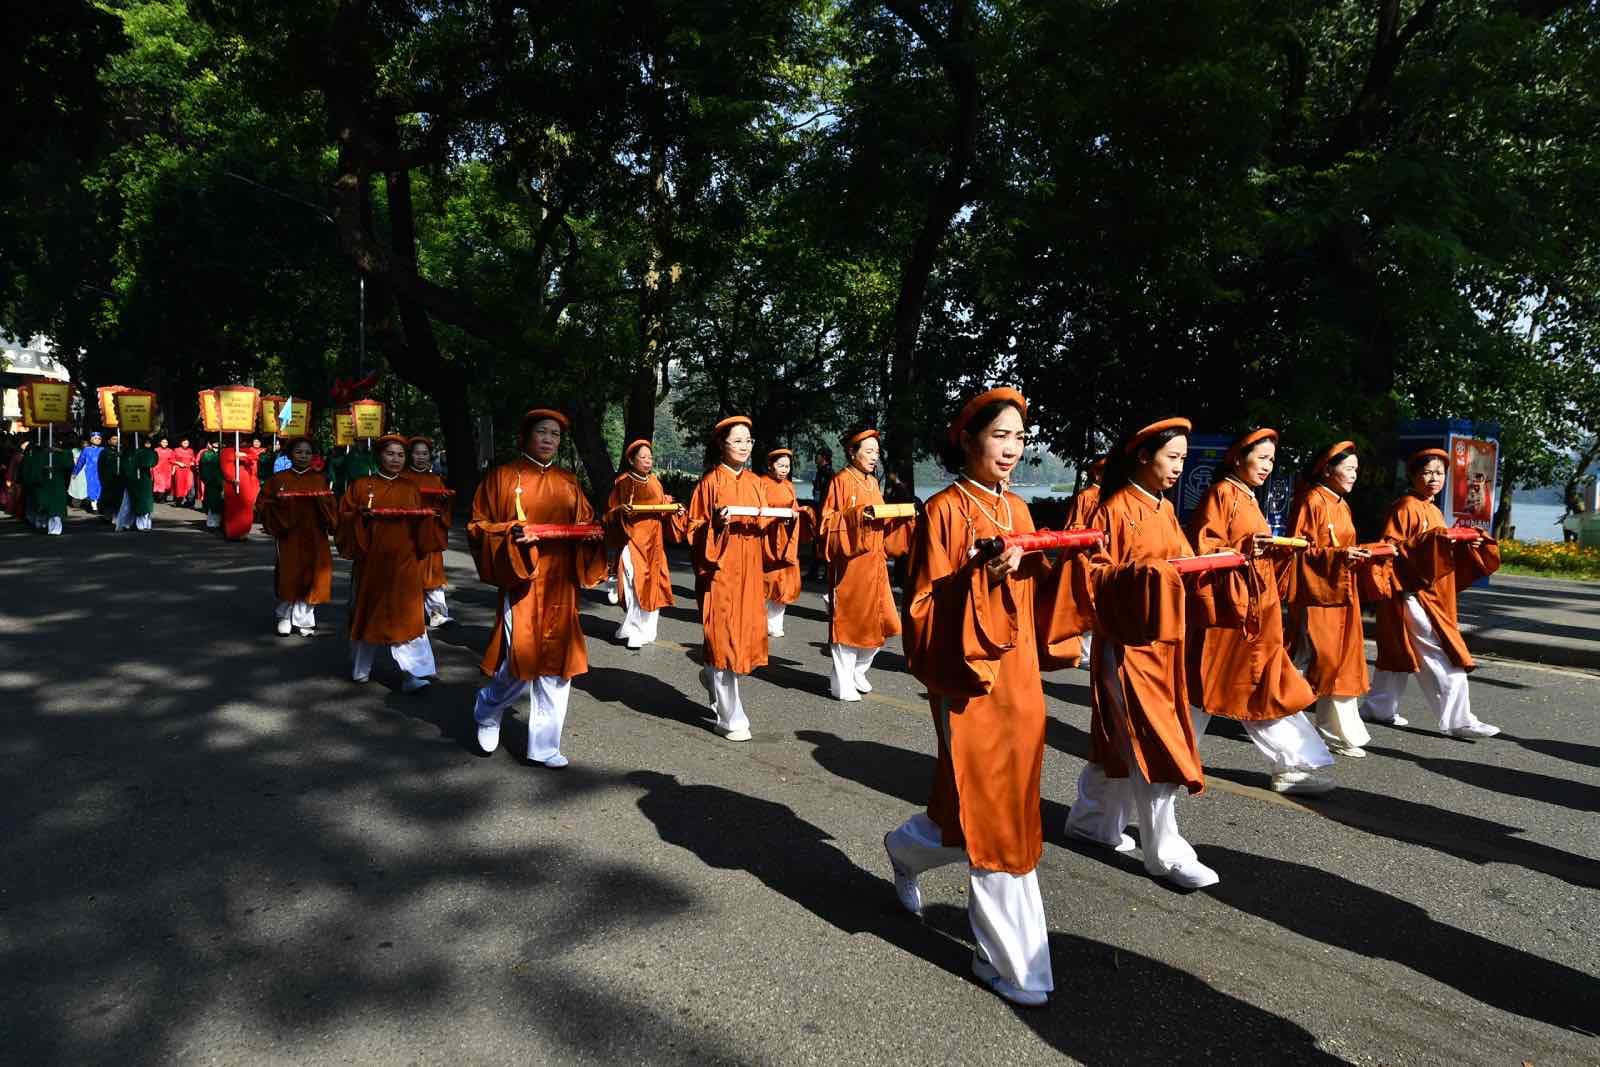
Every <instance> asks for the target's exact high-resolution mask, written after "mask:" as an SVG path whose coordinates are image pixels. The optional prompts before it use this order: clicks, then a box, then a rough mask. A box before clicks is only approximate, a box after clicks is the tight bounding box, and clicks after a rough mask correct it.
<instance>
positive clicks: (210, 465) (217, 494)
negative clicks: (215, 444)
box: [197, 448, 222, 515]
mask: <svg viewBox="0 0 1600 1067" xmlns="http://www.w3.org/2000/svg"><path fill="white" fill-rule="evenodd" d="M197 468H198V470H199V472H200V480H201V481H202V482H204V483H205V487H206V514H208V515H221V514H222V453H221V452H219V451H217V450H216V449H214V448H208V449H206V450H205V451H204V452H202V453H200V459H199V461H198V463H197Z"/></svg>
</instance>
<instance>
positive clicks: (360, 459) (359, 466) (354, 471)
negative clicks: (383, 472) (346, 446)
mask: <svg viewBox="0 0 1600 1067" xmlns="http://www.w3.org/2000/svg"><path fill="white" fill-rule="evenodd" d="M339 473H340V479H339V485H340V491H341V492H343V488H344V486H347V485H351V484H353V483H355V482H358V481H360V480H361V479H362V478H370V477H372V476H373V475H374V474H377V473H378V461H377V460H375V459H373V458H372V453H371V452H368V451H367V450H366V449H364V448H352V449H351V450H350V452H349V454H347V455H346V456H345V457H344V462H343V463H342V464H341V465H340V472H339Z"/></svg>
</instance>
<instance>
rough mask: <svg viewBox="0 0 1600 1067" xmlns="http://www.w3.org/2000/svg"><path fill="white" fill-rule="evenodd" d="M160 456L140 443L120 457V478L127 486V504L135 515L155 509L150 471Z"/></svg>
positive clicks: (153, 479) (152, 477) (154, 496)
mask: <svg viewBox="0 0 1600 1067" xmlns="http://www.w3.org/2000/svg"><path fill="white" fill-rule="evenodd" d="M160 462H161V457H160V456H158V455H156V450H155V449H153V448H151V447H150V446H148V445H141V446H140V447H138V448H136V449H134V450H133V451H132V452H128V453H125V454H124V455H123V457H122V478H123V481H124V482H125V483H126V484H127V488H128V506H129V509H130V510H131V511H132V512H133V514H134V515H135V516H138V515H149V514H150V513H151V512H153V511H155V509H156V492H155V478H154V476H153V475H152V474H151V471H153V470H155V469H156V464H158V463H160Z"/></svg>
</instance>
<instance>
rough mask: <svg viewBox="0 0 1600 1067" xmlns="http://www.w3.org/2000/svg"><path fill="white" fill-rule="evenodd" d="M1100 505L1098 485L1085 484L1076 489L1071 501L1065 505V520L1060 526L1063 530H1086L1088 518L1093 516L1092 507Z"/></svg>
mask: <svg viewBox="0 0 1600 1067" xmlns="http://www.w3.org/2000/svg"><path fill="white" fill-rule="evenodd" d="M1099 506H1100V487H1099V486H1098V485H1086V486H1084V487H1083V488H1082V489H1080V490H1078V493H1077V495H1076V496H1074V497H1073V498H1072V503H1071V504H1068V505H1067V521H1066V524H1065V525H1064V526H1062V527H1061V528H1062V529H1063V530H1087V529H1088V528H1089V520H1090V519H1091V518H1093V517H1094V509H1095V508H1097V507H1099Z"/></svg>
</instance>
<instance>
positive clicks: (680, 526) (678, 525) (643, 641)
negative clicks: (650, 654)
mask: <svg viewBox="0 0 1600 1067" xmlns="http://www.w3.org/2000/svg"><path fill="white" fill-rule="evenodd" d="M655 462H656V458H655V450H654V449H652V448H651V447H650V442H649V441H645V440H639V441H634V442H632V443H631V444H629V445H628V447H627V448H625V449H623V451H622V463H623V470H622V473H621V474H619V475H617V480H616V481H615V482H613V483H612V484H611V496H610V498H609V499H608V500H607V501H606V517H607V519H608V525H609V527H610V529H611V532H612V537H613V538H614V539H615V540H616V541H617V542H620V545H621V548H620V550H619V551H618V552H617V562H616V573H617V577H618V583H617V584H618V585H619V586H620V587H621V591H622V597H621V599H622V607H623V616H622V623H621V625H619V626H618V627H617V637H618V639H620V640H622V641H625V642H626V643H627V645H628V647H629V648H631V649H639V648H643V647H644V646H645V645H648V644H651V643H652V642H654V641H655V639H656V627H657V626H658V625H659V623H660V620H661V609H662V608H667V607H671V606H672V570H671V568H670V567H669V566H668V565H667V540H668V538H671V539H672V540H674V541H677V540H681V539H682V537H683V530H684V520H683V508H682V507H679V508H678V510H677V511H675V512H647V513H644V514H638V515H635V514H633V513H632V512H630V511H629V508H630V507H632V506H634V505H638V504H671V503H673V502H674V501H673V499H672V498H671V497H670V496H668V495H667V493H666V490H664V489H662V488H661V479H659V478H657V477H656V476H655Z"/></svg>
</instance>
